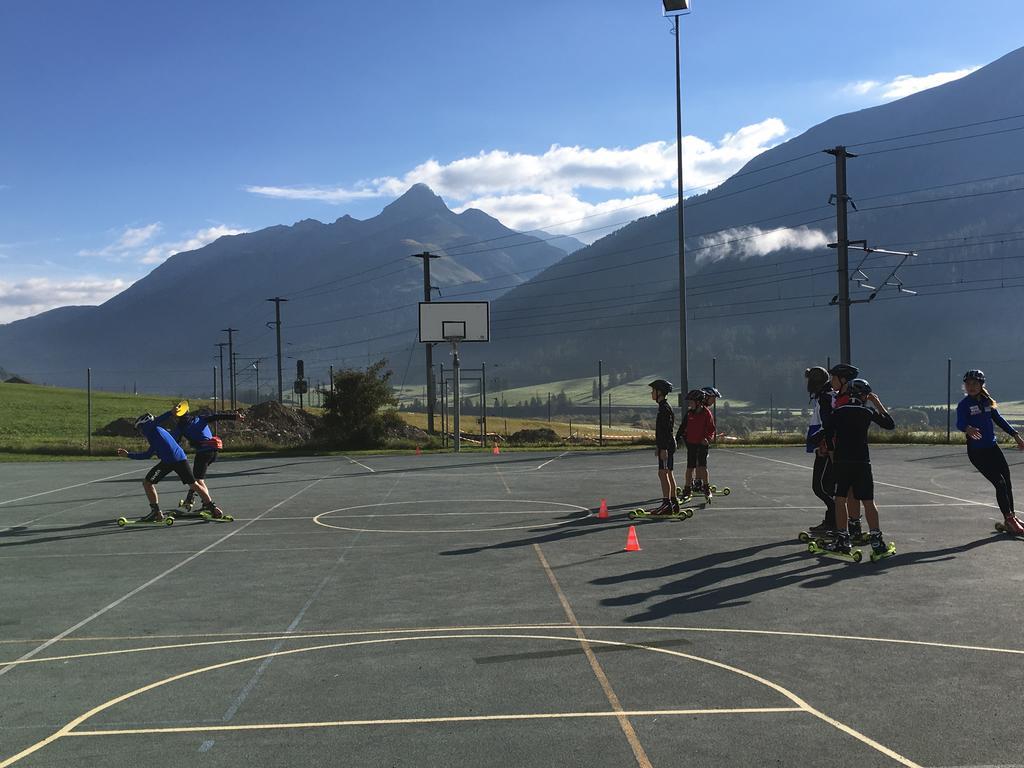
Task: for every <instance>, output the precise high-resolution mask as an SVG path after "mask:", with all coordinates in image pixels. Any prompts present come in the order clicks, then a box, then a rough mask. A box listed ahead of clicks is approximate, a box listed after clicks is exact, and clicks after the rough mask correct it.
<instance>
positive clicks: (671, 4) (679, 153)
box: [662, 0, 690, 407]
mask: <svg viewBox="0 0 1024 768" xmlns="http://www.w3.org/2000/svg"><path fill="white" fill-rule="evenodd" d="M662 7H663V8H664V11H665V15H666V16H671V17H672V22H673V29H672V34H674V35H675V38H676V46H675V47H676V187H677V189H676V223H677V227H678V232H677V239H678V247H679V378H680V386H679V406H680V407H683V406H685V405H686V402H685V400H684V398H685V397H686V392H687V391H688V389H689V387H688V384H687V382H688V381H689V378H690V376H689V370H688V366H687V354H686V252H685V247H684V245H683V237H684V227H683V91H682V75H681V72H680V65H679V55H680V54H679V51H680V48H681V46H682V41H681V40H680V36H679V17H680V16H681V15H682V14H684V13H689V11H690V0H662Z"/></svg>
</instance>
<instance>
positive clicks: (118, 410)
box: [0, 384, 199, 458]
mask: <svg viewBox="0 0 1024 768" xmlns="http://www.w3.org/2000/svg"><path fill="white" fill-rule="evenodd" d="M180 399H181V398H180V397H175V396H172V395H168V396H166V397H164V396H154V395H125V394H119V393H113V392H93V393H92V428H93V431H94V432H95V431H96V430H97V429H99V428H100V427H103V426H105V425H106V424H109V423H110V422H111V421H114V420H115V419H119V418H135V417H136V416H138V415H139V414H140V413H145V412H146V411H149V412H151V413H156V414H159V413H163V412H164V411H166V410H168V408H170V406H171V405H173V404H174V403H176V402H178V400H180ZM87 400H88V397H87V394H86V392H85V390H82V389H61V388H59V387H43V386H37V385H35V384H0V455H2V454H20V453H26V452H38V453H52V454H59V455H71V456H74V455H85V454H86V446H87V443H88V436H87V423H88V408H87ZM194 405H196V406H198V405H199V403H198V402H195V403H194ZM129 443H131V444H133V445H134V444H141V440H134V441H133V440H131V439H126V438H120V437H97V436H95V435H93V438H92V452H93V455H112V454H113V452H114V450H115V449H116V448H117V447H118V446H120V445H125V446H126V447H128V445H127V444H129ZM8 458H10V456H8Z"/></svg>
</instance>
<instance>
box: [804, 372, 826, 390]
mask: <svg viewBox="0 0 1024 768" xmlns="http://www.w3.org/2000/svg"><path fill="white" fill-rule="evenodd" d="M804 378H805V379H807V391H808V392H809V393H810V394H812V395H813V394H814V393H815V392H818V391H820V390H821V388H822V387H824V386H825V385H826V384H828V371H826V370H825V369H824V368H822V367H821V366H820V365H816V366H814V367H813V368H808V369H807V370H805V371H804Z"/></svg>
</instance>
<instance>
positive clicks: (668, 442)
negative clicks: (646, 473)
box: [648, 379, 679, 515]
mask: <svg viewBox="0 0 1024 768" xmlns="http://www.w3.org/2000/svg"><path fill="white" fill-rule="evenodd" d="M648 386H649V387H650V388H651V399H652V400H654V401H655V402H656V403H657V404H658V419H657V421H656V422H655V426H654V440H655V445H656V448H655V454H656V455H657V457H658V480H659V481H660V482H661V506H660V507H658V508H657V509H655V510H653V511H652V512H651V514H652V515H671V514H674V513H678V512H679V499H677V498H676V478H675V475H673V474H672V469H673V465H674V458H675V453H676V441H675V437H674V436H673V433H672V427H673V426H674V425H675V420H676V417H675V414H674V413H673V412H672V406H671V405H669V404H668V393H669V392H671V391H672V384H671V382H668V381H665V379H655V380H654V381H652V382H651V383H650V384H649V385H648Z"/></svg>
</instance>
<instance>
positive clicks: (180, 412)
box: [174, 400, 188, 417]
mask: <svg viewBox="0 0 1024 768" xmlns="http://www.w3.org/2000/svg"><path fill="white" fill-rule="evenodd" d="M186 413H188V400H182V401H181V402H180V403H178V404H177V405H176V406H174V415H175V416H179V417H180V416H184V415H185V414H186Z"/></svg>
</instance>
